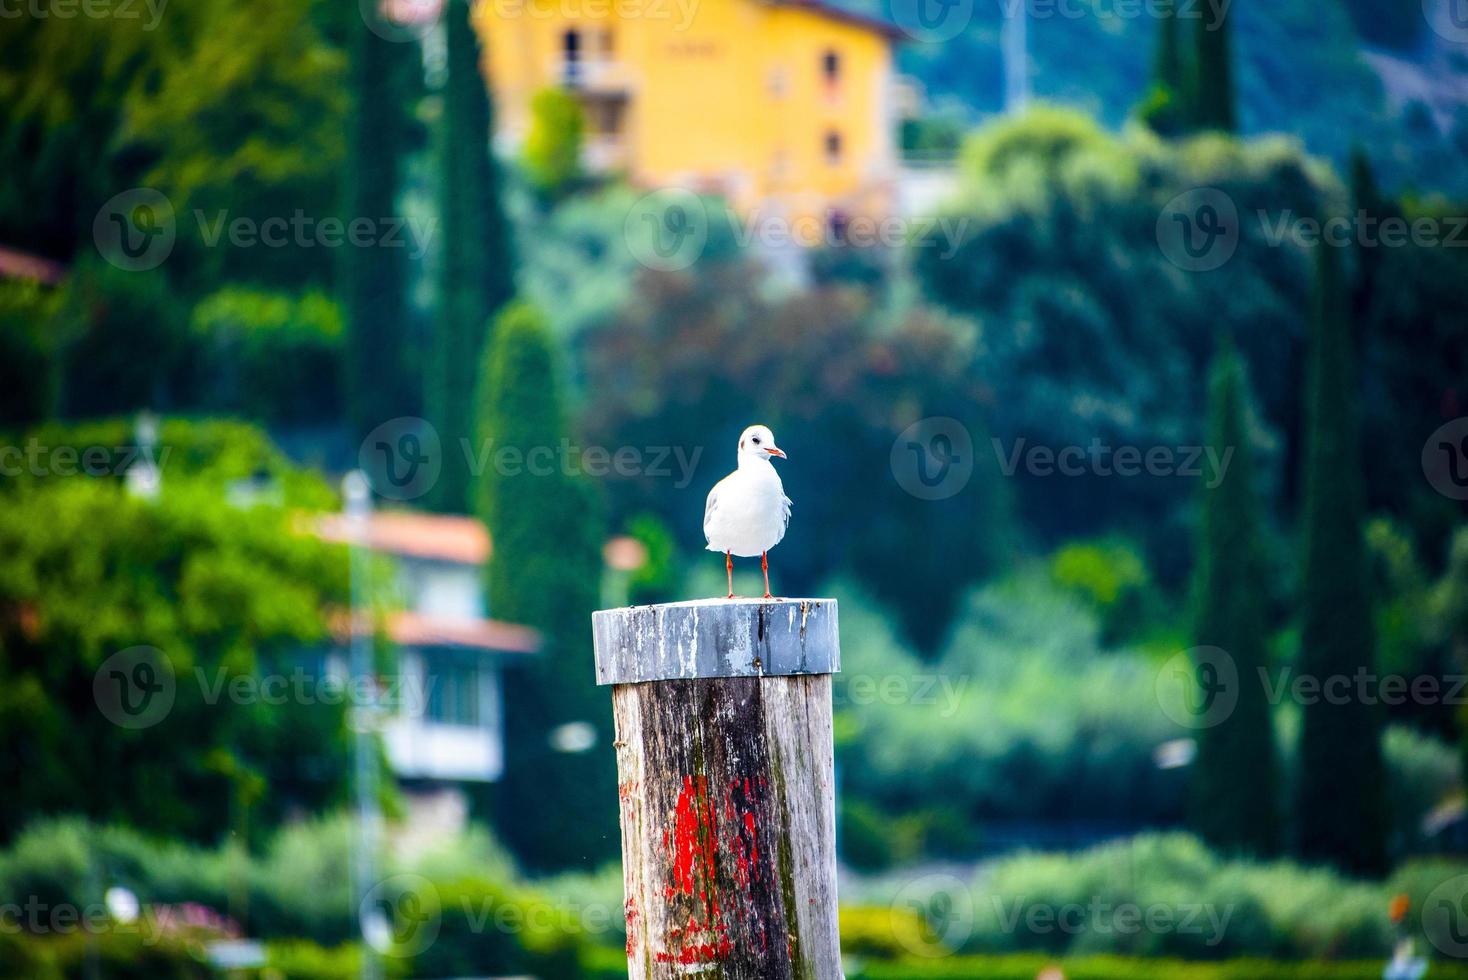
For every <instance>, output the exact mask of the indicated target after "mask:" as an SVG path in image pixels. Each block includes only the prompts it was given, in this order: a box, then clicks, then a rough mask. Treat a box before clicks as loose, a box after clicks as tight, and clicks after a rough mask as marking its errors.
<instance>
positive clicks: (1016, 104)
mask: <svg viewBox="0 0 1468 980" xmlns="http://www.w3.org/2000/svg"><path fill="white" fill-rule="evenodd" d="M1028 4H1029V0H1005V2H1004V3H1003V4H1002V6H1001V9H1002V10H1004V12H1005V16H1004V24H1003V26H1002V28H1001V36H1000V39H999V43H1000V46H1001V48H1002V50H1003V53H1004V111H1005V112H1006V113H1008V114H1009V115H1011V116H1013V115H1017V114H1018V113H1021V112H1023V111H1024V109H1025V106H1026V105H1027V104H1028V103H1029V101H1030V52H1029V39H1028V34H1029V8H1028Z"/></svg>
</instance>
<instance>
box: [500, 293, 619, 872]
mask: <svg viewBox="0 0 1468 980" xmlns="http://www.w3.org/2000/svg"><path fill="white" fill-rule="evenodd" d="M491 338H492V339H491V341H490V344H489V346H488V347H487V348H486V350H485V363H484V371H483V373H482V375H481V378H482V383H481V388H480V393H479V429H478V433H477V435H478V438H477V440H476V442H475V445H476V446H477V447H479V448H480V451H481V452H483V453H484V454H485V462H486V467H485V469H484V471H483V476H482V477H481V479H480V484H479V486H480V498H479V514H480V516H481V517H482V519H483V520H484V522H485V524H487V525H488V526H489V527H490V529H491V531H492V534H493V536H494V538H493V540H494V556H493V559H492V560H491V562H490V564H489V582H488V593H489V596H490V613H491V615H493V616H495V617H496V618H499V619H505V620H508V621H510V622H517V623H525V624H527V625H529V626H533V627H535V628H536V629H538V630H540V631H541V634H542V636H543V638H544V643H543V646H542V649H541V651H540V655H539V656H538V657H537V658H536V659H535V660H534V661H533V662H532V663H530V664H528V665H526V666H525V667H524V668H523V669H520V670H517V671H514V672H513V673H511V674H509V675H508V676H507V677H506V679H505V725H506V732H507V735H506V738H507V740H508V744H510V745H512V746H514V747H515V750H514V751H513V752H511V753H509V755H508V758H507V759H506V763H505V773H504V776H503V778H502V779H501V781H500V784H499V786H497V787H495V791H494V798H495V809H494V812H495V815H496V826H497V827H499V828H500V830H501V833H503V835H504V836H505V839H506V840H507V841H508V842H509V843H510V844H511V846H513V847H514V848H515V849H516V853H518V854H519V855H520V856H521V858H522V859H523V860H524V861H525V862H526V864H527V865H529V866H531V867H535V868H547V867H550V868H556V867H561V866H564V865H567V864H571V863H576V862H582V863H584V862H588V861H589V862H593V863H595V862H598V861H601V860H604V859H606V858H609V857H610V856H611V855H612V854H614V853H615V851H616V846H617V837H616V832H615V830H616V817H615V813H616V799H617V796H616V772H615V769H614V766H613V764H612V757H611V753H610V752H608V751H607V750H606V747H607V746H608V745H610V743H611V741H612V725H611V710H610V706H609V705H608V704H607V701H606V698H605V697H604V696H602V694H601V692H599V691H598V690H597V688H596V687H595V686H594V683H593V678H592V676H591V672H590V671H589V670H587V668H586V644H585V634H586V623H587V622H588V621H589V619H590V616H591V612H592V610H593V609H595V608H596V606H597V599H598V587H599V584H600V570H601V543H602V538H603V532H602V524H601V514H600V510H599V507H598V505H597V501H596V498H595V495H594V488H593V485H592V484H591V482H590V481H589V480H588V479H587V478H586V476H585V475H584V474H583V473H582V472H581V469H580V460H579V459H576V458H572V457H568V456H564V455H562V450H563V446H564V445H565V444H566V443H568V442H569V441H570V440H569V439H568V438H567V437H568V435H569V433H570V430H569V429H568V427H567V423H566V414H565V408H564V406H563V405H562V402H561V388H560V381H559V377H560V371H559V368H558V367H557V365H556V363H555V360H556V351H555V348H554V346H553V342H552V340H551V335H550V331H549V329H548V328H547V326H546V323H545V319H544V317H543V316H542V315H541V314H540V313H539V311H538V310H536V309H535V308H534V307H533V306H531V305H529V304H528V303H524V302H520V303H514V304H511V305H510V306H508V307H506V308H505V310H504V311H503V312H502V313H501V314H500V316H499V318H498V320H497V322H496V323H495V326H494V329H493V331H492V332H491ZM550 535H554V546H549V537H548V536H550ZM568 724H577V725H590V726H591V727H592V730H593V732H594V733H595V736H596V737H595V742H594V746H593V748H594V751H582V752H579V753H567V752H558V751H556V750H555V748H554V746H553V744H552V741H551V738H550V735H551V732H552V731H553V730H554V729H556V728H557V727H558V726H562V725H568Z"/></svg>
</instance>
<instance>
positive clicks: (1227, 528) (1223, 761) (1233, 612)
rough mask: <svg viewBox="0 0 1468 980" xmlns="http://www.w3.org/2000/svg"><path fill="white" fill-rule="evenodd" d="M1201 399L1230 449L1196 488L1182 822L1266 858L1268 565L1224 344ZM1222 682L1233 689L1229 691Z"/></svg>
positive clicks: (1239, 390) (1270, 771) (1276, 797)
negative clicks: (1218, 474) (1210, 481)
mask: <svg viewBox="0 0 1468 980" xmlns="http://www.w3.org/2000/svg"><path fill="white" fill-rule="evenodd" d="M1209 400H1210V403H1211V404H1210V406H1209V408H1210V415H1211V418H1210V420H1209V430H1208V441H1209V444H1210V445H1213V446H1228V447H1231V448H1232V449H1233V450H1234V454H1233V461H1232V466H1231V467H1230V472H1229V475H1228V477H1227V478H1226V479H1225V480H1224V481H1223V482H1222V483H1220V484H1219V485H1218V486H1217V487H1214V488H1213V489H1211V490H1205V491H1204V494H1205V496H1204V500H1203V508H1202V516H1201V519H1200V525H1201V527H1200V533H1199V537H1200V544H1199V548H1198V560H1197V566H1196V571H1195V573H1194V575H1195V584H1194V598H1193V602H1194V604H1195V607H1196V609H1195V612H1194V621H1193V624H1192V630H1193V634H1192V640H1193V643H1194V645H1195V648H1196V649H1198V650H1199V651H1200V653H1201V656H1200V660H1199V662H1198V663H1197V664H1196V665H1195V669H1196V670H1198V671H1200V674H1199V681H1200V687H1202V688H1203V690H1201V691H1200V694H1201V696H1202V697H1201V700H1200V701H1199V702H1197V703H1198V705H1199V707H1200V713H1199V714H1200V717H1199V723H1200V724H1201V725H1202V727H1201V728H1200V730H1199V731H1198V733H1197V739H1198V754H1197V757H1196V760H1195V762H1194V767H1195V768H1194V775H1193V780H1192V788H1191V792H1192V799H1191V810H1190V818H1191V819H1190V823H1191V825H1192V826H1193V827H1194V828H1196V829H1197V831H1198V833H1199V834H1201V835H1202V837H1203V838H1204V840H1207V841H1208V842H1209V843H1210V844H1213V845H1214V846H1215V847H1219V848H1222V849H1225V850H1240V851H1244V852H1246V853H1253V854H1270V853H1272V852H1273V851H1274V850H1275V849H1276V848H1278V847H1279V845H1280V844H1281V835H1280V833H1279V828H1280V822H1281V819H1282V815H1283V810H1282V807H1281V805H1280V796H1281V781H1280V777H1279V766H1278V760H1277V758H1276V753H1275V740H1274V729H1273V725H1272V722H1271V719H1270V706H1269V702H1268V699H1267V692H1266V691H1265V689H1264V687H1263V685H1261V684H1257V683H1255V682H1254V678H1255V677H1256V676H1257V674H1258V671H1259V669H1260V668H1261V667H1265V666H1266V665H1267V664H1268V662H1269V628H1268V621H1267V618H1266V615H1267V611H1268V600H1269V595H1270V591H1269V586H1268V581H1269V567H1268V565H1267V563H1266V561H1265V552H1264V546H1263V539H1262V535H1263V530H1264V529H1263V526H1262V524H1261V522H1260V517H1259V507H1258V504H1257V501H1256V497H1255V488H1254V485H1253V480H1254V468H1253V466H1252V465H1251V463H1252V456H1253V449H1252V447H1251V445H1250V442H1251V433H1250V431H1249V428H1248V423H1249V411H1248V405H1249V396H1248V381H1247V379H1246V378H1245V377H1244V374H1243V369H1242V367H1241V365H1240V364H1239V359H1238V355H1237V353H1235V351H1234V350H1233V347H1232V345H1231V344H1229V343H1227V342H1226V341H1224V342H1222V343H1221V344H1220V350H1219V353H1218V355H1217V356H1216V358H1215V364H1214V368H1213V377H1212V381H1211V394H1210V399H1209ZM1218 650H1221V651H1223V654H1224V656H1225V657H1227V661H1226V663H1228V664H1229V665H1230V666H1231V667H1232V670H1233V674H1232V675H1231V676H1232V678H1233V679H1232V680H1229V679H1220V676H1219V675H1218V673H1217V671H1218V670H1219V666H1220V665H1219V664H1218V663H1215V662H1213V660H1212V659H1210V655H1216V651H1218ZM1204 671H1207V672H1210V676H1205V675H1204V674H1203V673H1201V672H1204ZM1220 683H1222V684H1223V685H1225V688H1224V689H1222V690H1219V689H1218V685H1219V684H1220ZM1229 684H1232V685H1233V686H1234V690H1232V691H1230V690H1227V687H1226V686H1227V685H1229ZM1220 696H1224V697H1230V698H1233V700H1230V701H1228V702H1226V704H1227V705H1229V706H1230V710H1229V711H1228V713H1227V716H1226V717H1221V718H1220V717H1218V716H1217V715H1218V714H1219V713H1221V712H1219V711H1217V709H1214V700H1213V699H1214V698H1216V697H1220ZM1223 707H1224V704H1220V705H1218V708H1223ZM1210 709H1214V714H1212V715H1210V714H1209V710H1210ZM1242 773H1248V774H1249V776H1248V778H1247V779H1241V778H1240V775H1241V774H1242Z"/></svg>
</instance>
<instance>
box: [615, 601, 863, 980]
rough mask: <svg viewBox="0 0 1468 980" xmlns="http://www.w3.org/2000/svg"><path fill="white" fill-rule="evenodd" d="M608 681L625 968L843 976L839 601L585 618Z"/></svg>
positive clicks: (640, 978) (744, 979)
mask: <svg viewBox="0 0 1468 980" xmlns="http://www.w3.org/2000/svg"><path fill="white" fill-rule="evenodd" d="M592 626H593V632H594V635H595V648H596V677H597V683H599V684H610V685H613V687H612V710H613V714H614V716H615V720H616V731H617V738H616V743H615V745H616V750H617V770H618V796H619V797H620V802H621V821H622V866H623V880H624V884H625V895H626V914H627V975H628V977H630V978H632V980H651V978H657V980H661V978H675V977H676V978H680V980H681V978H686V977H689V976H696V977H700V978H704V977H707V978H719V980H839V978H840V977H841V956H840V942H839V938H838V935H837V929H836V847H835V824H836V819H835V784H834V776H833V773H832V757H831V674H833V673H835V672H836V671H837V670H839V669H840V666H841V651H840V643H839V641H838V637H837V628H836V601H835V600H834V599H773V600H762V599H732V600H726V599H710V600H700V601H695V602H676V603H669V604H666V605H658V606H635V607H632V608H628V609H608V610H603V611H601V612H598V613H596V614H594V615H593V617H592Z"/></svg>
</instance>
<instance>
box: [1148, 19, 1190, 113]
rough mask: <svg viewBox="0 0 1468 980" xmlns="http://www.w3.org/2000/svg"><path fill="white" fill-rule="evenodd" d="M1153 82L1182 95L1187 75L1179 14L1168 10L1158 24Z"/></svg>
mask: <svg viewBox="0 0 1468 980" xmlns="http://www.w3.org/2000/svg"><path fill="white" fill-rule="evenodd" d="M1152 73H1153V81H1155V82H1156V83H1157V84H1158V85H1161V86H1163V87H1164V88H1166V89H1167V90H1168V91H1169V92H1173V93H1175V94H1177V95H1181V94H1182V91H1183V87H1184V85H1185V79H1186V75H1185V74H1184V69H1183V52H1182V40H1181V39H1180V38H1179V37H1178V28H1177V12H1176V11H1174V10H1168V11H1167V12H1166V13H1165V14H1164V15H1163V16H1162V17H1161V19H1160V20H1159V21H1158V24H1157V53H1156V56H1155V58H1154V63H1153V65H1152Z"/></svg>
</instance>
